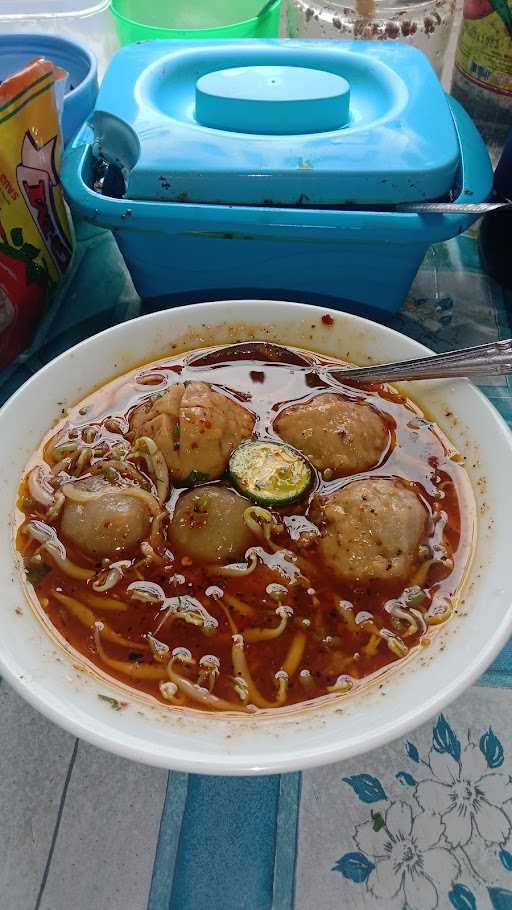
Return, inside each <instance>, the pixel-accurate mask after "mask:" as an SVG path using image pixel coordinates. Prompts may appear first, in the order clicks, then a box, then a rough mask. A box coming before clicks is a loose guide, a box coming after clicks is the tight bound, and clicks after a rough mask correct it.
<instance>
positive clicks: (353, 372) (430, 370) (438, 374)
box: [315, 338, 512, 382]
mask: <svg viewBox="0 0 512 910" xmlns="http://www.w3.org/2000/svg"><path fill="white" fill-rule="evenodd" d="M315 372H318V375H319V376H332V377H333V378H334V379H337V380H338V381H340V382H344V381H345V380H347V379H350V380H351V381H352V380H354V381H357V382H395V381H398V380H411V379H453V378H456V377H466V378H470V377H472V376H502V375H503V374H504V373H512V338H507V339H506V340H505V341H493V342H491V343H490V344H479V345H477V346H476V347H473V348H461V349H460V350H458V351H448V352H447V353H446V354H432V355H430V356H429V357H419V358H414V359H413V360H400V361H397V362H394V363H382V364H378V365H377V366H371V367H356V368H352V367H348V368H347V369H346V370H344V369H343V368H342V369H340V368H339V367H320V368H319V369H318V370H315Z"/></svg>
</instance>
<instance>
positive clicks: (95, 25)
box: [0, 0, 119, 76]
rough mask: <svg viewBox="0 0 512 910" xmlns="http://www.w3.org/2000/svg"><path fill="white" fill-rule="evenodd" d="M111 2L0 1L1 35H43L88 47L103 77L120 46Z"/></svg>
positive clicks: (95, 0) (96, 0)
mask: <svg viewBox="0 0 512 910" xmlns="http://www.w3.org/2000/svg"><path fill="white" fill-rule="evenodd" d="M109 6H110V0H0V34H4V35H5V34H8V33H13V32H17V33H22V32H32V33H36V34H37V33H44V34H47V35H58V36H59V37H61V38H70V39H72V40H74V41H80V42H81V43H82V44H85V45H87V47H88V48H89V50H90V51H92V53H93V54H94V55H95V57H96V59H97V61H98V70H99V73H100V76H101V75H103V72H104V71H105V69H106V67H107V65H108V63H109V61H110V58H111V57H112V55H113V53H114V52H115V51H116V50H117V48H118V46H119V44H118V41H117V38H116V33H115V28H114V21H113V18H112V16H111V14H110V10H109Z"/></svg>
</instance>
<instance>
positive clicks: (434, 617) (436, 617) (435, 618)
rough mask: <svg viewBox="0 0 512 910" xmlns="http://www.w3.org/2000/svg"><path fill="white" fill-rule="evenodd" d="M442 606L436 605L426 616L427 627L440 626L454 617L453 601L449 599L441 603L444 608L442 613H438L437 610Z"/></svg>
mask: <svg viewBox="0 0 512 910" xmlns="http://www.w3.org/2000/svg"><path fill="white" fill-rule="evenodd" d="M439 605H440V604H439V603H437V604H436V603H435V604H433V605H432V607H431V608H430V610H429V612H428V613H427V614H426V616H425V622H426V623H427V626H439V625H441V623H443V622H446V621H447V620H448V619H450V617H451V616H452V615H453V604H452V602H451V600H450V599H449V598H448V597H447V598H446V599H445V601H444V602H441V605H442V606H444V610H443V612H442V613H439V612H437V608H438V606H439Z"/></svg>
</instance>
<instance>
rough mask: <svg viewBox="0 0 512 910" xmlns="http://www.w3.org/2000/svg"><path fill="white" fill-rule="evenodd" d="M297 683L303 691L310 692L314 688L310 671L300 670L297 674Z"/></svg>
mask: <svg viewBox="0 0 512 910" xmlns="http://www.w3.org/2000/svg"><path fill="white" fill-rule="evenodd" d="M299 682H300V684H301V686H302V688H303V689H306V690H309V691H311V689H314V688H315V680H314V678H313V676H312V674H311V670H301V671H300V673H299Z"/></svg>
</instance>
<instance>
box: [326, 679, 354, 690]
mask: <svg viewBox="0 0 512 910" xmlns="http://www.w3.org/2000/svg"><path fill="white" fill-rule="evenodd" d="M353 688H354V680H353V679H352V677H351V676H344V675H342V676H338V679H337V680H336V682H335V683H334V685H332V686H327V691H328V692H336V693H337V694H338V695H342V694H343V695H346V693H347V692H350V690H351V689H353Z"/></svg>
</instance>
